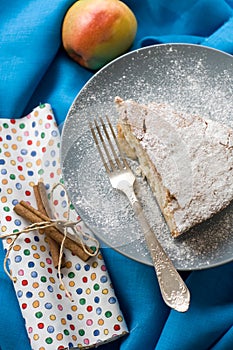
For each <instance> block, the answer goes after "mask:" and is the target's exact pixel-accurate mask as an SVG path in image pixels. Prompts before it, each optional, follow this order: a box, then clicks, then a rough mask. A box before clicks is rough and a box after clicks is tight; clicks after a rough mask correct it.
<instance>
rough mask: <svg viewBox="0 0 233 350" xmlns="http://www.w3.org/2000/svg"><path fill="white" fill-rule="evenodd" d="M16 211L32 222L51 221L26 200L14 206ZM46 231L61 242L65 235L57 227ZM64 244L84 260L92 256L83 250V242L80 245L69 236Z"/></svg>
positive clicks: (45, 230)
mask: <svg viewBox="0 0 233 350" xmlns="http://www.w3.org/2000/svg"><path fill="white" fill-rule="evenodd" d="M14 211H15V212H16V213H17V214H18V215H20V216H21V217H23V218H24V219H26V220H28V221H29V222H31V223H37V222H43V221H50V218H49V217H48V216H46V215H45V214H43V213H41V212H39V210H37V209H35V208H33V207H32V206H31V205H30V204H28V203H27V202H25V201H20V203H18V204H16V205H15V207H14ZM44 232H45V234H47V235H48V236H49V237H51V238H52V239H54V240H55V241H56V242H58V243H59V244H61V243H62V241H63V238H64V236H63V234H62V233H61V232H60V231H59V230H58V229H57V228H56V227H49V228H45V229H44ZM64 246H65V247H66V248H67V249H69V250H70V251H71V252H72V253H73V254H74V255H76V256H78V257H79V258H80V259H82V260H83V261H87V260H88V259H89V257H90V256H89V255H88V254H87V253H86V252H85V251H84V250H83V248H82V245H81V243H80V245H79V244H78V243H77V242H74V241H73V240H71V239H70V238H68V237H66V239H65V242H64ZM86 249H87V250H89V251H90V252H91V249H90V248H89V247H86Z"/></svg>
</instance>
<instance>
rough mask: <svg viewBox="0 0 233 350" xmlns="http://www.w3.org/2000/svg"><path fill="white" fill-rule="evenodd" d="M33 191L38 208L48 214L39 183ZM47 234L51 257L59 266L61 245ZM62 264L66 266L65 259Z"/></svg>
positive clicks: (42, 230) (56, 265) (41, 230)
mask: <svg viewBox="0 0 233 350" xmlns="http://www.w3.org/2000/svg"><path fill="white" fill-rule="evenodd" d="M33 191H34V195H35V198H36V204H37V208H38V210H39V212H41V213H42V214H44V215H47V216H48V214H47V212H46V209H45V207H44V205H43V202H42V199H41V195H40V191H39V185H38V184H37V185H34V186H33ZM39 232H41V233H43V232H44V229H40V230H39ZM46 236H47V241H48V245H49V249H50V253H51V257H52V260H53V264H54V266H55V267H56V268H57V267H58V264H59V255H60V246H59V244H58V243H57V242H56V241H55V240H54V239H52V238H51V237H49V236H48V235H47V234H46ZM62 266H64V261H63V263H62Z"/></svg>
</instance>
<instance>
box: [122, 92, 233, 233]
mask: <svg viewBox="0 0 233 350" xmlns="http://www.w3.org/2000/svg"><path fill="white" fill-rule="evenodd" d="M115 102H116V104H117V108H118V112H119V120H118V139H119V141H120V143H121V144H122V147H123V148H124V151H125V152H126V153H127V155H129V156H130V157H132V155H134V156H135V157H137V158H138V161H139V163H140V168H141V171H142V173H143V175H144V176H145V177H146V179H147V181H148V183H149V185H150V187H151V190H152V191H153V193H154V195H155V197H156V200H157V202H158V204H159V207H160V209H161V211H162V213H163V215H164V218H165V220H166V222H167V224H168V227H169V229H170V231H171V235H172V236H173V237H177V236H179V235H180V234H182V233H183V232H185V231H187V230H189V229H190V228H191V227H193V226H194V225H196V224H199V223H201V222H202V221H204V220H207V219H208V218H210V217H211V216H213V215H214V214H215V213H217V212H219V211H220V210H222V209H223V208H225V207H226V206H227V205H228V204H229V203H230V202H231V200H232V199H233V130H232V129H231V128H229V127H227V126H225V125H223V124H221V123H219V122H217V121H213V120H208V119H204V118H202V117H200V116H197V115H190V114H185V113H180V112H176V111H175V110H174V109H173V108H172V107H171V106H169V105H167V104H162V103H161V104H158V103H150V104H148V105H143V104H139V103H137V102H135V101H132V100H126V101H124V100H122V99H121V98H119V97H116V99H115ZM126 145H127V147H125V146H126Z"/></svg>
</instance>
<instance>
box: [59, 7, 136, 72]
mask: <svg viewBox="0 0 233 350" xmlns="http://www.w3.org/2000/svg"><path fill="white" fill-rule="evenodd" d="M136 31H137V20H136V18H135V15H134V14H133V12H132V11H131V10H130V8H129V7H128V6H127V5H126V4H124V3H123V2H122V1H120V0H78V1H77V2H75V3H74V4H73V5H72V6H71V7H70V8H69V9H68V11H67V13H66V15H65V17H64V21H63V24H62V42H63V46H64V49H65V50H66V52H67V53H68V55H69V56H70V57H71V58H72V59H73V60H74V61H76V62H78V63H79V64H80V65H82V66H84V67H86V68H89V69H91V70H97V69H99V68H101V67H103V66H104V65H105V64H106V63H108V62H110V61H111V60H113V59H114V58H116V57H118V56H120V55H121V54H123V53H125V52H127V50H128V49H129V48H130V46H131V45H132V43H133V41H134V38H135V35H136Z"/></svg>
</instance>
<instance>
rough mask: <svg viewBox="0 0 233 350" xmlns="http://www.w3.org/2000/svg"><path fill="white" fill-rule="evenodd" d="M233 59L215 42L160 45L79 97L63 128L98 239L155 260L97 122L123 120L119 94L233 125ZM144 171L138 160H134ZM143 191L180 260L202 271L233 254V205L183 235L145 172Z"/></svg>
mask: <svg viewBox="0 0 233 350" xmlns="http://www.w3.org/2000/svg"><path fill="white" fill-rule="evenodd" d="M232 93H233V58H232V56H230V55H228V54H224V53H222V52H220V51H217V50H213V49H210V48H207V47H201V46H197V45H188V44H166V45H155V46H150V47H146V48H142V49H140V50H137V51H134V52H130V53H128V54H126V55H124V56H122V57H120V58H118V59H116V60H115V61H113V62H111V63H110V64H108V65H107V66H105V67H104V68H103V69H101V70H100V71H99V72H98V73H97V74H95V75H94V76H93V78H92V79H90V80H89V81H88V83H87V84H86V85H85V86H84V88H83V89H82V90H81V92H80V93H79V94H78V95H77V97H76V99H75V100H74V102H73V104H72V106H71V108H70V110H69V113H68V116H67V118H66V121H65V124H64V127H63V132H62V147H61V161H62V169H63V177H64V181H65V185H66V187H67V189H68V192H69V195H70V198H71V200H72V202H73V204H74V206H75V207H76V209H77V211H78V212H79V214H80V216H81V217H82V219H83V220H84V221H85V222H86V224H87V225H88V226H89V227H90V228H91V229H92V230H93V232H94V233H95V234H96V236H97V237H99V238H100V239H101V240H102V241H103V242H105V243H107V244H108V245H109V246H111V247H113V248H114V249H116V250H117V251H119V252H121V253H123V254H125V255H126V256H128V257H130V258H132V259H135V260H137V261H140V262H142V263H145V264H151V260H150V257H149V254H148V251H147V249H146V246H145V242H144V238H143V235H142V233H141V230H140V229H139V226H138V223H137V221H136V219H135V218H134V215H133V212H132V210H131V208H130V206H129V204H128V201H127V199H126V198H125V197H124V195H123V194H121V193H118V192H116V191H115V190H113V189H112V188H111V186H110V183H109V180H108V178H107V175H106V174H105V171H104V169H103V167H102V164H101V160H100V158H99V155H98V153H97V150H96V148H95V145H94V142H93V140H92V137H91V134H90V130H89V121H90V120H92V119H93V118H94V117H97V116H99V115H105V114H108V115H109V116H110V118H111V119H112V122H113V124H114V125H115V124H116V120H117V113H116V110H115V106H114V98H115V96H120V97H122V98H123V99H129V98H132V99H135V100H136V101H138V102H142V103H147V102H150V101H156V102H168V103H169V104H171V105H173V106H174V108H175V109H177V110H179V111H185V112H189V113H198V114H200V115H202V116H204V117H207V118H212V119H215V120H219V121H221V122H223V123H225V124H227V125H229V126H231V127H233V118H232V111H233V98H232ZM131 165H132V167H133V168H134V169H136V167H137V163H136V162H132V163H131ZM137 191H138V193H139V197H140V198H141V201H142V204H143V206H144V210H145V212H146V215H147V216H148V219H149V221H150V224H151V225H152V226H153V228H154V231H155V233H156V235H157V236H158V238H159V240H160V242H161V243H162V245H163V247H164V249H165V250H166V251H167V253H168V254H169V256H170V257H171V259H172V261H173V262H174V264H175V266H176V267H177V268H178V269H180V270H195V269H202V268H207V267H213V266H217V265H220V264H223V263H226V262H228V261H231V260H232V258H233V228H232V223H233V205H230V206H229V207H228V208H227V209H226V210H224V211H222V212H221V213H220V214H218V215H215V216H214V217H213V218H212V219H210V220H208V221H207V222H205V223H204V224H202V225H200V226H198V227H196V228H194V229H193V230H192V232H189V233H188V234H185V235H184V236H183V237H181V238H179V239H175V240H174V239H172V238H171V237H170V234H169V231H168V228H167V226H166V224H165V222H164V220H163V217H162V215H161V213H160V211H159V209H158V207H157V205H156V202H155V200H154V198H153V196H152V194H151V192H150V189H149V188H148V185H147V184H146V182H145V181H144V180H142V179H141V178H140V177H138V178H137Z"/></svg>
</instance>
